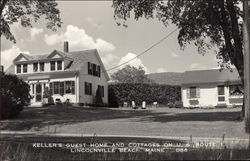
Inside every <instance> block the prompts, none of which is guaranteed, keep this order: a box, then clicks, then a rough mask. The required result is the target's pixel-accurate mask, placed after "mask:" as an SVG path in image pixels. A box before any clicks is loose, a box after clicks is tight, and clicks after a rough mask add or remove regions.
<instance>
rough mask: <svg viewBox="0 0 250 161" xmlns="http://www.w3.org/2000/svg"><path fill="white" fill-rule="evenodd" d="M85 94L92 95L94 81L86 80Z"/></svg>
mask: <svg viewBox="0 0 250 161" xmlns="http://www.w3.org/2000/svg"><path fill="white" fill-rule="evenodd" d="M85 94H86V95H92V83H88V82H85Z"/></svg>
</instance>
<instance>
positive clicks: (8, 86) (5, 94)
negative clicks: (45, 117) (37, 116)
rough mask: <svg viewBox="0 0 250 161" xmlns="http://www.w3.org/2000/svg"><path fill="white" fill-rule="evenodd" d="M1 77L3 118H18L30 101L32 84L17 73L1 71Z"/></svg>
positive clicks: (0, 93)
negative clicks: (11, 73)
mask: <svg viewBox="0 0 250 161" xmlns="http://www.w3.org/2000/svg"><path fill="white" fill-rule="evenodd" d="M0 77H1V78H0V79H1V91H0V97H1V108H2V113H1V118H4V119H6V118H16V117H17V116H18V114H19V113H20V111H22V110H23V107H24V106H27V105H29V103H30V99H31V96H30V94H29V91H30V86H29V85H28V84H27V83H26V82H24V81H23V80H22V79H20V78H18V77H17V76H16V75H10V74H4V73H0Z"/></svg>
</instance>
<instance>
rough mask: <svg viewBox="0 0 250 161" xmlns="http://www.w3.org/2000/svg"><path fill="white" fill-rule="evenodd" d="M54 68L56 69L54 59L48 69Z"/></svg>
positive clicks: (52, 69)
mask: <svg viewBox="0 0 250 161" xmlns="http://www.w3.org/2000/svg"><path fill="white" fill-rule="evenodd" d="M55 69H56V62H55V61H52V62H50V70H51V71H54V70H55Z"/></svg>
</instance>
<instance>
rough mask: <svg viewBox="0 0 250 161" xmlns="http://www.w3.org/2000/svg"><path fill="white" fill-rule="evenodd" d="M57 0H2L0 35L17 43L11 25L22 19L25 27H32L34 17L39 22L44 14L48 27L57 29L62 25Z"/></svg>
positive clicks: (0, 4)
mask: <svg viewBox="0 0 250 161" xmlns="http://www.w3.org/2000/svg"><path fill="white" fill-rule="evenodd" d="M56 7H57V3H56V2H55V0H49V1H41V0H21V1H20V0H1V2H0V12H1V25H0V37H2V35H4V36H5V38H6V39H7V40H10V41H12V42H13V43H16V39H15V37H14V35H13V34H12V32H11V30H10V25H12V24H13V23H16V22H18V21H20V24H21V25H22V26H23V27H32V24H31V23H32V18H31V17H33V20H34V22H37V21H38V20H39V19H40V18H41V17H42V16H44V18H45V20H46V21H47V24H46V27H47V28H48V29H52V30H53V31H56V28H57V27H61V24H62V22H61V18H60V11H59V10H58V9H57V8H56Z"/></svg>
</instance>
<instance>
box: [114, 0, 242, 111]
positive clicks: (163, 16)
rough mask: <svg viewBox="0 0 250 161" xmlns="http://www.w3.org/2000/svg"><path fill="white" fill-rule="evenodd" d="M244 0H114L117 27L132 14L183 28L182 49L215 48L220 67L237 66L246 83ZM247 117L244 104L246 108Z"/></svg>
mask: <svg viewBox="0 0 250 161" xmlns="http://www.w3.org/2000/svg"><path fill="white" fill-rule="evenodd" d="M240 3H241V1H240V0H167V1H162V0H128V1H123V0H113V5H112V6H113V8H114V9H115V10H114V18H115V19H116V20H117V24H118V25H121V22H119V20H122V21H123V22H122V23H123V25H124V26H125V27H127V25H126V20H127V19H128V18H130V15H131V13H133V14H134V18H135V19H136V20H138V19H139V18H141V17H145V18H147V19H149V18H154V17H155V16H156V17H157V18H158V20H160V21H161V22H163V24H164V25H165V26H166V27H167V26H168V24H169V22H171V23H172V24H175V25H176V26H177V27H178V29H179V35H178V42H179V45H180V47H181V48H182V49H185V47H186V45H187V44H190V43H194V44H195V45H196V46H197V48H198V52H199V53H200V54H203V55H204V54H206V53H207V52H208V51H209V50H210V49H212V48H213V47H215V48H217V49H218V52H217V58H218V59H219V61H218V64H219V66H220V67H221V68H222V69H223V68H230V66H231V64H233V65H234V66H235V67H236V69H237V70H238V73H239V75H240V78H241V81H242V83H243V84H244V72H243V25H242V23H241V22H240V20H242V19H243V12H242V11H241V10H240V7H239V5H240ZM242 114H243V116H244V105H243V107H242Z"/></svg>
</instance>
